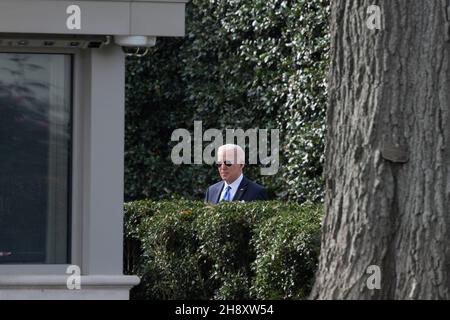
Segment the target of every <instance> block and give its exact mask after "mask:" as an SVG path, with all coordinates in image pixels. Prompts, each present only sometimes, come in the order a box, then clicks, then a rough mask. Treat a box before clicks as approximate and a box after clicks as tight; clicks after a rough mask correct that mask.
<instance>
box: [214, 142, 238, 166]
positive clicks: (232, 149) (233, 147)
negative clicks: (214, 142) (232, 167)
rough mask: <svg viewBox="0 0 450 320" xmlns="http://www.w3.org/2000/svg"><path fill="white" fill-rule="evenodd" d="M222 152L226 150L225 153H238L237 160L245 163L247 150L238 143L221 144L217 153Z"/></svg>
mask: <svg viewBox="0 0 450 320" xmlns="http://www.w3.org/2000/svg"><path fill="white" fill-rule="evenodd" d="M220 152H225V154H233V155H234V154H236V155H237V156H236V160H237V163H238V164H245V152H244V150H243V149H242V148H241V146H239V145H237V144H231V143H229V144H224V145H223V146H220V147H219V149H217V154H219V153H220ZM233 161H234V157H233Z"/></svg>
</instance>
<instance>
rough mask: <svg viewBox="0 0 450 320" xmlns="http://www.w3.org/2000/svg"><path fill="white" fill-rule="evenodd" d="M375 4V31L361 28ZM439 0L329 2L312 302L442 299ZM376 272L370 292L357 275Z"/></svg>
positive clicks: (443, 100)
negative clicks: (319, 227) (377, 282)
mask: <svg viewBox="0 0 450 320" xmlns="http://www.w3.org/2000/svg"><path fill="white" fill-rule="evenodd" d="M370 5H379V6H380V8H381V13H382V29H381V30H369V29H368V28H367V26H366V20H367V18H368V14H367V8H368V7H369V6H370ZM449 5H450V2H448V1H446V0H420V1H412V0H385V1H377V0H373V1H370V0H369V1H367V0H364V1H363V0H360V1H353V0H352V1H350V0H334V1H332V9H331V19H330V23H331V32H332V34H331V39H332V43H331V47H332V51H331V69H330V74H329V105H328V115H327V126H328V133H327V148H326V164H325V178H326V200H325V208H326V209H325V210H326V212H325V218H324V225H323V236H322V250H321V254H320V263H319V269H318V272H317V277H316V283H315V286H314V289H313V292H312V294H311V298H313V299H450V203H449V202H450V201H449V200H450V144H449V143H450V118H449V117H450V63H449V59H450V42H448V41H447V33H448V31H447V28H448V27H446V22H447V15H446V10H447V7H448V6H449ZM370 265H377V266H379V267H380V270H381V289H379V290H377V289H373V290H370V289H369V288H368V287H367V280H368V278H369V277H370V274H368V273H367V268H368V267H369V266H370Z"/></svg>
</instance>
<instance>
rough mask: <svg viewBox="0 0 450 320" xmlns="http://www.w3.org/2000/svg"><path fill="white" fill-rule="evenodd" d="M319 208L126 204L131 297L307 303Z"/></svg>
mask: <svg viewBox="0 0 450 320" xmlns="http://www.w3.org/2000/svg"><path fill="white" fill-rule="evenodd" d="M321 217H322V206H320V205H313V204H309V203H305V204H302V205H300V204H297V203H293V202H292V203H289V202H279V201H267V202H251V203H224V204H220V205H218V206H211V205H207V204H204V203H203V202H200V201H190V200H182V199H178V200H176V199H174V200H172V201H150V200H148V201H137V202H131V203H127V204H126V205H125V234H126V241H125V270H126V273H129V274H138V275H139V276H141V277H142V281H141V284H140V285H139V286H138V287H136V288H134V289H133V290H132V298H133V299H156V300H158V299H304V298H305V297H307V295H308V294H309V291H310V289H311V286H312V283H313V278H314V273H315V270H316V266H317V259H318V253H319V245H320V221H321Z"/></svg>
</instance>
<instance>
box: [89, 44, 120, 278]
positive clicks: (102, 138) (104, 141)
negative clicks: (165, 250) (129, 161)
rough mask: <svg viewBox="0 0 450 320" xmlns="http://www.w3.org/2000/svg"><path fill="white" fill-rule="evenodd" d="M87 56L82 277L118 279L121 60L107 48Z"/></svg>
mask: <svg viewBox="0 0 450 320" xmlns="http://www.w3.org/2000/svg"><path fill="white" fill-rule="evenodd" d="M87 55H88V57H87V58H88V59H86V60H87V61H88V63H87V65H86V66H85V71H88V72H85V74H86V75H87V76H90V81H87V82H86V83H85V84H84V89H85V90H83V92H85V93H86V96H85V97H84V99H83V100H84V103H83V104H84V106H83V107H84V108H85V110H84V114H85V116H84V117H83V118H84V121H85V124H84V128H85V130H86V132H85V136H84V153H85V154H84V157H83V158H84V161H83V162H84V168H83V169H82V170H83V176H84V188H83V191H82V193H83V198H84V199H83V202H84V210H83V211H84V214H83V234H82V239H83V240H82V243H83V244H82V261H83V263H82V273H83V274H89V275H95V274H97V275H98V274H104V275H108V274H109V275H111V274H115V275H118V274H122V265H123V262H122V261H123V200H124V198H123V194H124V135H125V56H124V54H123V52H122V50H121V49H120V47H117V46H112V45H110V46H108V47H105V48H102V49H92V50H90V51H89V52H88V53H87Z"/></svg>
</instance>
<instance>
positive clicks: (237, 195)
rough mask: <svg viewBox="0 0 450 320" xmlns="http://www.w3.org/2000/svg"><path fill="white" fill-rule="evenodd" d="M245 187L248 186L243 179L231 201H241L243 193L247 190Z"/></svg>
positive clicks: (246, 181) (245, 179)
mask: <svg viewBox="0 0 450 320" xmlns="http://www.w3.org/2000/svg"><path fill="white" fill-rule="evenodd" d="M247 185H248V180H247V178H245V177H243V178H242V181H241V183H240V184H239V187H238V189H237V191H236V193H235V195H234V197H233V200H232V201H241V200H242V196H243V195H244V193H245V191H246V190H247Z"/></svg>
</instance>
